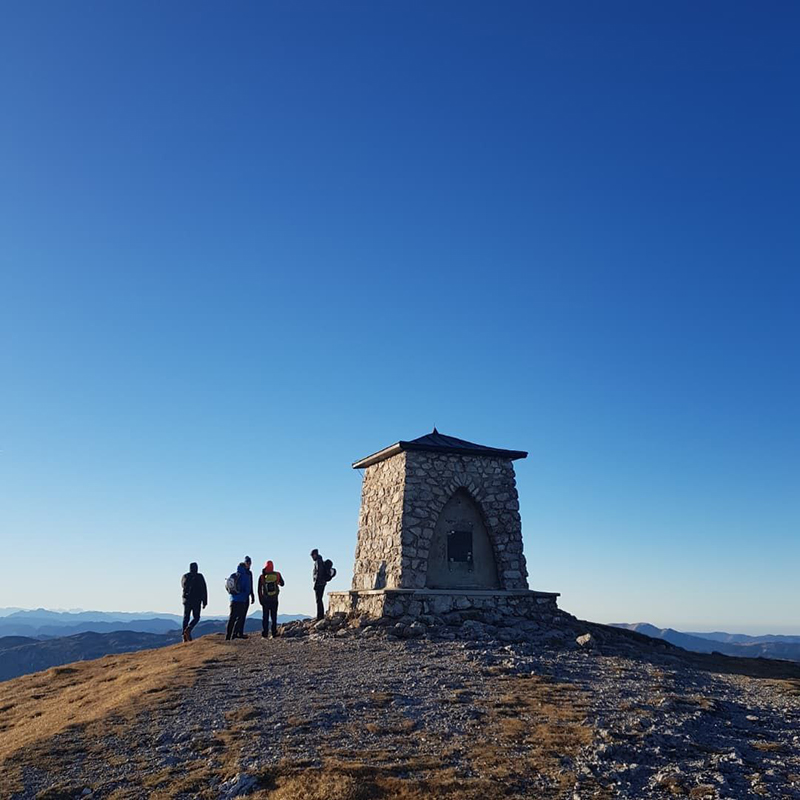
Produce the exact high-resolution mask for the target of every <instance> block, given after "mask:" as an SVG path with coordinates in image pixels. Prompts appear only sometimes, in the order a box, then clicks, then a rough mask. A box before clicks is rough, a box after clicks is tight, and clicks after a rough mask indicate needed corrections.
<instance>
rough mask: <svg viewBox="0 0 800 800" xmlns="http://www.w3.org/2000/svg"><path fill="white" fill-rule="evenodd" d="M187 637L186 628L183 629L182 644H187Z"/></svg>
mask: <svg viewBox="0 0 800 800" xmlns="http://www.w3.org/2000/svg"><path fill="white" fill-rule="evenodd" d="M188 636H189V629H188V628H184V629H183V641H184V642H188V641H189V639H188V638H187V637H188Z"/></svg>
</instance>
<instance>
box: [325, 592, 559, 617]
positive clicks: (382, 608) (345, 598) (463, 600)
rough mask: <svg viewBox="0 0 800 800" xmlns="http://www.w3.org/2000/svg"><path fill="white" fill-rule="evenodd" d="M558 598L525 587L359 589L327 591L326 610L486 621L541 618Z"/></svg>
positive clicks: (553, 609)
mask: <svg viewBox="0 0 800 800" xmlns="http://www.w3.org/2000/svg"><path fill="white" fill-rule="evenodd" d="M558 597H559V593H558V592H535V591H531V590H528V589H512V590H508V591H501V590H490V591H482V590H478V589H360V590H353V591H348V592H328V598H329V601H330V604H329V612H328V613H329V614H337V613H340V614H341V613H344V614H346V615H348V616H353V617H369V618H378V617H388V618H392V619H394V618H398V619H399V618H400V617H413V618H418V617H420V616H422V615H427V616H446V615H449V614H454V613H456V614H459V615H461V616H463V617H465V618H472V619H476V620H485V621H487V622H491V621H492V619H497V618H498V617H520V618H524V619H533V620H541V619H546V618H549V617H552V616H553V615H554V614H556V613H558V604H557V602H556V601H557V598H558Z"/></svg>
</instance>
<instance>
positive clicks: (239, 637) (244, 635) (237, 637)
mask: <svg viewBox="0 0 800 800" xmlns="http://www.w3.org/2000/svg"><path fill="white" fill-rule="evenodd" d="M233 638H234V639H249V638H250V637H249V636H248V635H247V634H246V633H240V634H239V635H238V636H234V637H233Z"/></svg>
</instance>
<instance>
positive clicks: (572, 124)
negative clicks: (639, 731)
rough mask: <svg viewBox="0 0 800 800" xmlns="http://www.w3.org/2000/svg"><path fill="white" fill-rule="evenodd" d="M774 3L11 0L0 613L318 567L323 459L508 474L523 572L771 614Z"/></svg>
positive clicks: (341, 556) (344, 529) (775, 488)
mask: <svg viewBox="0 0 800 800" xmlns="http://www.w3.org/2000/svg"><path fill="white" fill-rule="evenodd" d="M799 36H800V7H799V6H798V5H797V4H796V3H793V2H782V3H771V2H767V3H760V4H755V3H732V2H716V3H715V2H709V3H702V4H697V3H669V4H653V3H639V2H635V3H634V2H631V3H614V2H611V3H595V2H591V3H578V2H575V3H569V4H564V3H555V2H554V3H549V4H545V3H531V2H527V1H526V2H501V3H487V2H480V3H472V2H464V1H463V0H459V1H458V2H439V3H437V2H434V3H431V2H402V3H401V2H381V3H375V2H364V3H329V2H280V3H242V2H238V3H236V2H233V3H226V4H220V3H216V2H214V3H209V2H191V3H179V2H171V3H167V4H164V3H155V2H140V3H104V2H82V3H77V4H75V3H56V2H52V3H46V2H42V3H8V4H5V5H4V7H3V10H2V13H0V537H2V561H1V562H0V563H2V575H1V576H0V606H10V605H16V606H26V607H31V606H40V605H41V606H49V607H65V608H69V607H83V608H96V609H106V610H111V609H119V610H145V609H155V610H159V611H173V612H175V611H177V610H179V609H180V596H179V591H178V585H177V584H178V580H179V578H180V575H181V574H182V573H183V572H184V571H185V570H186V568H187V564H188V562H189V561H190V560H197V561H198V562H200V567H201V570H202V571H203V572H204V573H205V574H206V577H207V578H208V580H209V584H210V588H211V594H212V602H211V606H210V608H209V611H213V612H216V613H224V612H225V610H226V595H225V593H224V590H223V586H222V585H223V581H224V578H225V576H226V575H227V574H228V573H229V572H231V570H233V569H234V568H235V566H236V564H237V563H238V561H239V560H240V559H241V558H242V557H243V556H244V555H245V553H249V554H250V555H252V556H253V558H254V560H255V561H256V562H258V563H259V564H260V563H261V562H262V561H263V560H264V559H265V558H267V557H269V558H272V559H274V560H275V562H276V564H277V566H278V568H279V569H281V570H282V571H283V572H284V574H285V576H286V579H287V584H288V585H287V588H286V592H285V595H284V600H283V605H282V610H283V611H285V612H308V611H310V610H311V608H312V607H313V597H312V594H311V589H310V580H309V570H310V566H311V562H310V559H309V558H308V550H309V549H310V548H311V547H312V546H315V545H316V546H319V547H320V548H321V549H322V550H323V553H324V554H325V555H326V556H330V557H332V558H333V559H334V561H335V562H336V564H337V566H338V567H339V572H340V579H338V580H337V582H336V584H334V588H346V587H347V585H348V584H349V577H350V568H351V564H352V557H353V551H354V547H355V538H356V528H357V517H358V505H359V499H360V474H359V473H357V472H355V471H353V470H352V469H350V466H349V465H350V462H351V461H353V460H354V459H356V458H358V457H361V456H363V455H365V454H367V453H370V452H373V451H374V450H377V449H379V448H380V447H383V446H385V445H388V444H390V443H392V442H394V441H396V440H398V439H403V438H406V439H407V438H413V437H416V436H419V435H422V434H424V433H426V432H428V431H429V430H430V429H431V428H432V426H433V425H434V423H435V424H436V425H437V426H438V428H439V430H441V431H442V432H444V433H448V434H451V435H454V436H459V437H462V438H466V439H471V440H473V441H478V442H481V443H484V444H489V445H495V446H501V447H511V448H521V449H527V450H529V451H530V456H529V458H528V459H527V460H525V461H521V462H517V473H518V484H519V489H520V495H521V505H522V518H523V532H524V536H525V548H526V554H527V557H528V564H529V569H530V573H531V585H532V586H533V587H534V588H538V589H545V590H555V591H560V592H562V598H561V604H562V606H563V607H564V608H566V609H567V610H569V611H571V612H573V613H575V614H578V615H579V616H583V617H589V618H593V619H597V620H599V621H621V620H624V621H639V620H647V621H650V622H653V623H655V624H658V625H673V626H676V627H683V628H690V629H691V628H694V629H701V628H713V627H723V628H729V629H736V630H742V631H767V630H770V631H773V632H795V633H799V632H800V627H799V626H800V619H799V618H798V610H799V609H800V588H798V585H799V583H800V582H798V579H797V570H798V563H800V535H798V534H799V531H798V528H799V527H800V525H799V523H800V492H799V491H798V485H799V484H800V481H799V480H798V479H800V423H798V408H800V369H799V367H798V364H800V359H799V358H798V345H799V344H800V324H799V323H798V316H799V315H798V306H799V304H800V264H799V263H798V256H800V235H798V218H799V212H800V158H799V157H798V142H800V106H799V104H798V94H799V90H800V51H799V50H798V47H797V42H798V37H799Z"/></svg>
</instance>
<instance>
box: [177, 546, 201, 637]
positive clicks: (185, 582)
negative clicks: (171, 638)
mask: <svg viewBox="0 0 800 800" xmlns="http://www.w3.org/2000/svg"><path fill="white" fill-rule="evenodd" d="M181 589H183V641H184V642H191V641H192V629H193V628H194V626H195V625H197V623H198V622H200V606H202V607H203V608H205V607H206V606H207V605H208V589H207V588H206V579H205V578H204V577H203V575H202V574H201V573H200V572H198V571H197V564H195V562H194V561H192V563H191V564H189V571H188V572H187V573H186V574H185V575H184V576H183V577H182V578H181ZM189 617H191V618H192V621H191V623H190V622H189Z"/></svg>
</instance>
